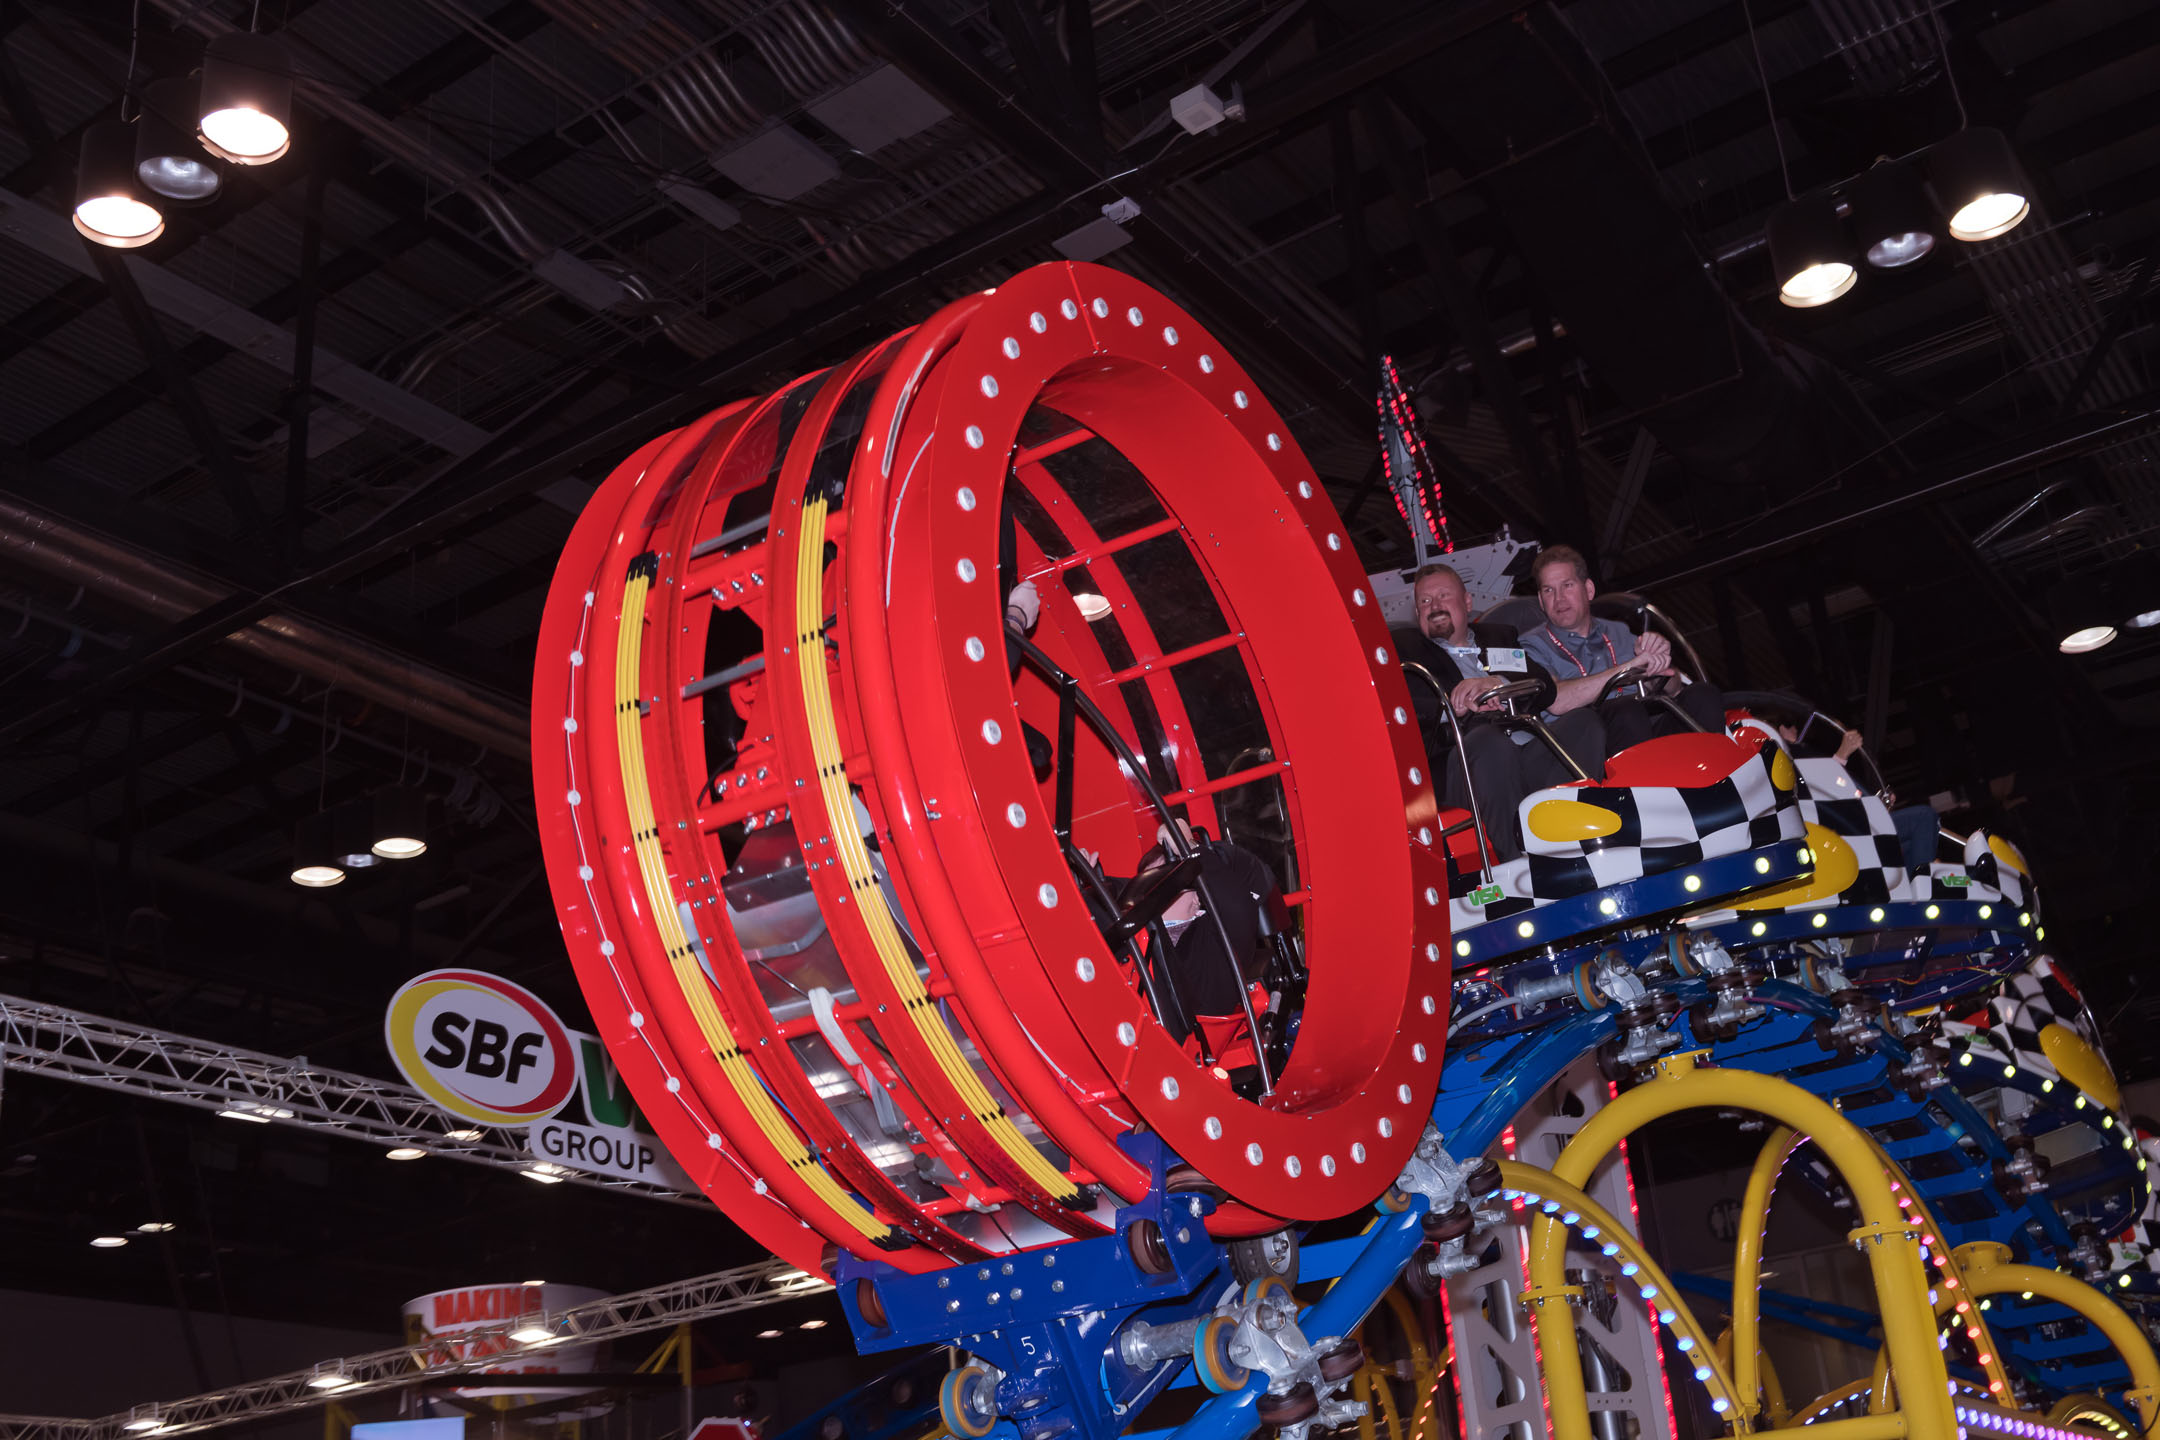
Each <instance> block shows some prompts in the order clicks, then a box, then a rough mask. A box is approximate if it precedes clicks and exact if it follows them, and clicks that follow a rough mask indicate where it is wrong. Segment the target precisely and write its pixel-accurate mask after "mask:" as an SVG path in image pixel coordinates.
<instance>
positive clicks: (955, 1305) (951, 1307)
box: [945, 1300, 960, 1314]
mask: <svg viewBox="0 0 2160 1440" xmlns="http://www.w3.org/2000/svg"><path fill="white" fill-rule="evenodd" d="M959 1308H960V1302H959V1301H958V1300H947V1301H946V1302H945V1309H946V1312H947V1313H948V1314H950V1313H951V1312H952V1311H955V1310H958V1309H959Z"/></svg>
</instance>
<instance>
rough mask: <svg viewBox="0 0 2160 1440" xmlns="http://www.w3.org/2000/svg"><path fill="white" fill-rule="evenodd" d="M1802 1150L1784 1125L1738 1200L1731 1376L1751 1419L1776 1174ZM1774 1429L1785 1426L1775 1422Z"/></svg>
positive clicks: (1758, 1386) (1758, 1388)
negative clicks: (1764, 1252)
mask: <svg viewBox="0 0 2160 1440" xmlns="http://www.w3.org/2000/svg"><path fill="white" fill-rule="evenodd" d="M1799 1147H1800V1134H1799V1132H1798V1131H1796V1130H1794V1129H1793V1128H1792V1127H1791V1126H1789V1125H1780V1126H1778V1127H1777V1128H1776V1129H1774V1130H1772V1131H1771V1132H1770V1135H1769V1138H1767V1139H1766V1140H1764V1141H1763V1147H1762V1152H1761V1153H1760V1154H1758V1155H1757V1156H1756V1157H1755V1168H1754V1169H1753V1170H1751V1171H1749V1172H1748V1181H1747V1189H1746V1190H1745V1191H1744V1192H1743V1193H1742V1195H1741V1199H1740V1239H1739V1243H1737V1244H1736V1245H1735V1246H1734V1247H1733V1281H1732V1335H1733V1347H1732V1371H1733V1385H1734V1387H1735V1388H1736V1393H1737V1395H1738V1397H1739V1402H1740V1404H1741V1405H1742V1406H1744V1407H1745V1408H1746V1410H1747V1412H1748V1414H1750V1415H1754V1414H1756V1413H1758V1410H1759V1409H1760V1401H1759V1396H1760V1394H1761V1392H1762V1389H1763V1375H1762V1370H1763V1369H1764V1368H1765V1367H1764V1361H1763V1358H1762V1259H1763V1245H1764V1243H1765V1241H1766V1237H1767V1236H1768V1234H1769V1230H1770V1202H1771V1201H1772V1199H1773V1198H1775V1195H1776V1191H1777V1180H1778V1173H1779V1172H1780V1171H1782V1170H1783V1169H1784V1168H1785V1162H1786V1160H1788V1159H1789V1158H1791V1156H1792V1152H1793V1151H1795V1150H1797V1149H1798V1148H1799ZM1770 1423H1771V1424H1773V1425H1776V1424H1782V1423H1783V1422H1782V1421H1780V1420H1777V1419H1773V1420H1772V1421H1771V1422H1770Z"/></svg>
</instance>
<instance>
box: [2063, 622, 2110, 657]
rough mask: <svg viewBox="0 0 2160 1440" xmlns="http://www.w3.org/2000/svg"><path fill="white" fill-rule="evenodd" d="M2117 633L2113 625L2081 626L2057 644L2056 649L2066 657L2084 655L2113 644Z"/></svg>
mask: <svg viewBox="0 0 2160 1440" xmlns="http://www.w3.org/2000/svg"><path fill="white" fill-rule="evenodd" d="M2115 633H2116V632H2115V627H2114V626H2113V625H2081V626H2079V627H2078V628H2077V629H2075V630H2072V631H2071V632H2070V633H2069V634H2067V635H2065V636H2063V638H2062V639H2061V640H2060V641H2058V642H2056V646H2055V648H2056V649H2058V650H2060V651H2062V653H2063V654H2065V655H2083V654H2085V653H2086V652H2088V651H2092V650H2098V649H2099V648H2100V647H2101V646H2103V645H2110V644H2113V643H2114V641H2115Z"/></svg>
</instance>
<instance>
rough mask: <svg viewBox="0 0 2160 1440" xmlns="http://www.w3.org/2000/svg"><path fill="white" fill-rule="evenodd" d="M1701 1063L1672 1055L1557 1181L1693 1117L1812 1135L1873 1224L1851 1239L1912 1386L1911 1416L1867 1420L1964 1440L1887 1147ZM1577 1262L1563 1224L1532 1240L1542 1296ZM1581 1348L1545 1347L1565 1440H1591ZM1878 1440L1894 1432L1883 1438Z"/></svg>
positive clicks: (1565, 1164)
mask: <svg viewBox="0 0 2160 1440" xmlns="http://www.w3.org/2000/svg"><path fill="white" fill-rule="evenodd" d="M1701 1053H1702V1052H1689V1053H1686V1054H1681V1055H1669V1056H1667V1057H1666V1058H1665V1059H1663V1060H1661V1061H1659V1062H1658V1066H1657V1075H1656V1078H1654V1079H1653V1080H1651V1081H1650V1082H1649V1083H1647V1084H1643V1085H1638V1086H1636V1087H1635V1088H1634V1089H1632V1090H1629V1091H1627V1092H1625V1093H1624V1094H1622V1095H1620V1096H1619V1097H1618V1098H1616V1099H1615V1100H1614V1101H1613V1102H1612V1103H1611V1104H1609V1105H1607V1106H1606V1107H1605V1108H1604V1109H1602V1110H1600V1111H1598V1112H1597V1113H1596V1114H1595V1115H1592V1116H1591V1117H1590V1118H1589V1120H1588V1121H1587V1122H1586V1123H1585V1124H1584V1125H1583V1127H1582V1129H1581V1130H1579V1131H1577V1132H1576V1134H1575V1138H1574V1139H1573V1140H1571V1141H1569V1142H1568V1146H1567V1148H1566V1149H1565V1150H1563V1151H1562V1152H1561V1155H1560V1159H1559V1161H1558V1162H1557V1163H1555V1164H1554V1166H1553V1172H1554V1173H1555V1174H1556V1175H1558V1176H1559V1177H1560V1178H1561V1179H1562V1180H1564V1181H1566V1182H1568V1183H1569V1184H1571V1185H1574V1186H1576V1187H1578V1188H1579V1187H1580V1186H1582V1185H1583V1184H1584V1183H1586V1182H1587V1181H1588V1180H1589V1178H1590V1176H1591V1174H1592V1172H1593V1171H1595V1170H1596V1169H1597V1167H1598V1165H1599V1163H1600V1162H1601V1161H1603V1160H1604V1159H1605V1158H1606V1157H1607V1156H1608V1155H1610V1154H1612V1153H1613V1152H1614V1150H1616V1149H1617V1148H1618V1146H1619V1144H1620V1142H1621V1141H1623V1140H1625V1139H1626V1138H1627V1137H1628V1136H1629V1135H1631V1134H1633V1133H1634V1132H1635V1131H1637V1130H1639V1129H1641V1128H1642V1127H1643V1126H1645V1125H1647V1124H1649V1123H1650V1122H1651V1121H1653V1120H1659V1119H1663V1118H1664V1117H1665V1116H1667V1115H1674V1114H1678V1113H1680V1112H1681V1111H1684V1110H1697V1109H1728V1108H1732V1107H1735V1106H1737V1107H1739V1108H1741V1109H1746V1110H1753V1111H1756V1112H1758V1113H1760V1114H1762V1115H1765V1116H1768V1117H1769V1118H1770V1119H1772V1120H1775V1121H1777V1122H1779V1123H1780V1124H1783V1125H1788V1126H1791V1127H1792V1128H1793V1129H1794V1130H1796V1131H1798V1132H1800V1133H1801V1134H1804V1135H1806V1136H1807V1137H1808V1138H1810V1139H1811V1140H1812V1141H1814V1143H1815V1145H1816V1146H1817V1147H1818V1148H1819V1149H1821V1151H1822V1152H1823V1154H1824V1156H1825V1157H1826V1158H1827V1159H1828V1160H1829V1161H1830V1163H1831V1164H1832V1165H1833V1166H1835V1167H1836V1169H1837V1171H1838V1173H1839V1174H1840V1175H1842V1176H1843V1177H1844V1179H1845V1182H1846V1184H1847V1185H1849V1186H1850V1187H1851V1188H1852V1192H1853V1200H1854V1203H1855V1204H1856V1205H1857V1206H1858V1208H1859V1211H1860V1217H1861V1222H1862V1223H1861V1225H1860V1227H1859V1228H1858V1229H1856V1230H1855V1231H1853V1233H1852V1237H1851V1238H1852V1240H1853V1243H1854V1244H1856V1245H1859V1246H1862V1247H1863V1248H1864V1250H1865V1252H1866V1254H1867V1257H1868V1266H1869V1269H1870V1270H1871V1271H1872V1272H1873V1275H1874V1279H1875V1298H1876V1304H1877V1305H1878V1306H1879V1307H1880V1309H1881V1312H1882V1323H1883V1335H1884V1337H1885V1340H1886V1343H1887V1349H1888V1351H1889V1357H1890V1364H1891V1366H1892V1368H1893V1370H1894V1371H1895V1372H1896V1374H1897V1375H1898V1378H1899V1379H1900V1381H1901V1382H1902V1383H1901V1384H1900V1385H1899V1386H1898V1393H1899V1394H1900V1396H1901V1397H1902V1399H1903V1404H1904V1409H1903V1413H1902V1415H1901V1416H1899V1417H1861V1420H1862V1421H1863V1422H1869V1423H1872V1424H1873V1425H1875V1426H1877V1427H1879V1426H1880V1425H1881V1424H1882V1423H1884V1422H1885V1421H1887V1420H1891V1419H1892V1418H1895V1419H1896V1420H1897V1421H1899V1422H1900V1423H1901V1424H1902V1425H1903V1426H1904V1427H1905V1429H1906V1430H1909V1432H1910V1433H1911V1434H1913V1435H1914V1436H1920V1437H1927V1440H1938V1437H1940V1440H1948V1437H1951V1436H1954V1435H1956V1434H1957V1415H1956V1410H1955V1408H1954V1407H1953V1406H1952V1404H1951V1402H1950V1390H1949V1378H1950V1377H1949V1372H1948V1370H1946V1369H1945V1368H1944V1365H1943V1357H1942V1352H1941V1351H1940V1350H1938V1349H1937V1348H1936V1344H1935V1316H1934V1311H1933V1309H1932V1308H1931V1307H1930V1306H1929V1304H1928V1298H1927V1292H1928V1283H1927V1271H1926V1269H1925V1267H1924V1266H1923V1265H1922V1264H1921V1261H1920V1250H1919V1246H1918V1245H1917V1243H1916V1242H1915V1237H1914V1230H1913V1227H1912V1226H1911V1225H1909V1224H1908V1222H1907V1221H1906V1220H1905V1218H1904V1216H1903V1215H1902V1214H1901V1213H1899V1210H1898V1207H1897V1201H1896V1198H1895V1197H1894V1196H1893V1195H1892V1194H1891V1191H1890V1182H1889V1181H1888V1180H1886V1179H1885V1178H1884V1177H1883V1171H1882V1161H1881V1158H1880V1157H1879V1155H1878V1154H1877V1152H1876V1150H1875V1147H1874V1146H1873V1145H1872V1144H1871V1143H1870V1142H1869V1140H1868V1137H1867V1136H1866V1135H1865V1134H1864V1133H1862V1132H1861V1131H1860V1129H1859V1128H1858V1127H1856V1126H1855V1125H1853V1123H1852V1122H1851V1121H1849V1120H1847V1119H1846V1118H1845V1117H1844V1116H1842V1115H1840V1114H1838V1113H1837V1111H1835V1110H1833V1109H1832V1108H1831V1107H1830V1106H1828V1105H1826V1104H1824V1103H1823V1102H1822V1101H1821V1100H1818V1099H1816V1098H1815V1097H1814V1096H1813V1095H1810V1094H1808V1093H1807V1092H1806V1091H1804V1090H1802V1089H1800V1088H1799V1087H1798V1086H1795V1085H1792V1084H1790V1083H1788V1082H1786V1081H1783V1080H1779V1079H1775V1078H1773V1077H1771V1076H1768V1075H1758V1074H1755V1073H1753V1072H1752V1071H1747V1070H1718V1071H1715V1072H1711V1071H1705V1070H1700V1069H1698V1068H1697V1065H1696V1061H1697V1059H1698V1058H1699V1056H1700V1054H1701ZM1566 1261H1567V1241H1566V1237H1565V1234H1564V1232H1563V1230H1562V1227H1561V1226H1560V1224H1559V1222H1558V1221H1557V1220H1555V1219H1554V1218H1553V1217H1551V1216H1548V1215H1540V1216H1539V1217H1538V1219H1537V1221H1536V1223H1534V1224H1533V1225H1532V1227H1531V1235H1530V1283H1531V1289H1530V1294H1531V1296H1532V1297H1540V1296H1542V1297H1548V1298H1549V1299H1552V1300H1558V1299H1561V1298H1562V1297H1564V1296H1565V1295H1566V1294H1567V1290H1568V1287H1567V1284H1566ZM1566 1323H1567V1324H1569V1325H1571V1326H1572V1325H1573V1323H1574V1317H1573V1316H1572V1315H1568V1316H1567V1317H1566ZM1572 1338H1573V1337H1572V1336H1570V1337H1568V1342H1567V1343H1561V1341H1560V1340H1559V1337H1558V1336H1553V1337H1548V1338H1546V1339H1545V1340H1544V1342H1543V1347H1542V1349H1543V1354H1544V1360H1545V1384H1546V1390H1547V1392H1548V1394H1549V1395H1550V1396H1551V1398H1552V1422H1553V1440H1591V1432H1590V1417H1589V1411H1588V1409H1587V1407H1586V1405H1585V1402H1584V1392H1583V1379H1582V1356H1581V1353H1580V1351H1579V1350H1578V1349H1577V1347H1576V1346H1575V1345H1574V1344H1573V1343H1572ZM1730 1418H1731V1420H1732V1422H1733V1423H1734V1426H1735V1428H1736V1429H1738V1430H1742V1431H1745V1430H1747V1429H1749V1428H1751V1427H1750V1425H1749V1421H1748V1417H1747V1416H1746V1415H1744V1414H1742V1413H1740V1411H1739V1410H1738V1409H1735V1410H1734V1411H1733V1412H1732V1415H1731V1417H1730ZM1855 1424H1856V1422H1854V1421H1839V1422H1835V1423H1825V1424H1822V1425H1817V1426H1812V1427H1810V1428H1811V1429H1814V1430H1817V1431H1838V1432H1839V1433H1846V1431H1847V1429H1848V1427H1852V1426H1854V1425H1855ZM1868 1433H1871V1434H1883V1433H1887V1432H1885V1431H1883V1430H1881V1429H1880V1428H1876V1429H1872V1430H1870V1431H1869V1432H1868ZM1900 1433H1903V1432H1900Z"/></svg>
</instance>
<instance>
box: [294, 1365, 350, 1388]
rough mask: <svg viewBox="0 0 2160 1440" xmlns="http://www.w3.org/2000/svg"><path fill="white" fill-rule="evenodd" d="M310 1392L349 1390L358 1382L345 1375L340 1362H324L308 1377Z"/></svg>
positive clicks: (343, 1367) (343, 1366)
mask: <svg viewBox="0 0 2160 1440" xmlns="http://www.w3.org/2000/svg"><path fill="white" fill-rule="evenodd" d="M307 1383H308V1388H309V1389H310V1390H350V1389H352V1387H353V1386H355V1385H357V1384H359V1383H360V1382H359V1381H357V1380H355V1379H353V1377H352V1376H350V1375H348V1374H346V1373H345V1364H344V1362H343V1361H341V1360H325V1361H323V1362H322V1363H321V1364H320V1365H317V1366H316V1367H315V1368H314V1370H313V1371H311V1372H310V1373H309V1375H308V1382H307Z"/></svg>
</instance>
